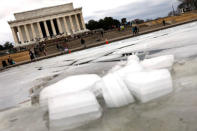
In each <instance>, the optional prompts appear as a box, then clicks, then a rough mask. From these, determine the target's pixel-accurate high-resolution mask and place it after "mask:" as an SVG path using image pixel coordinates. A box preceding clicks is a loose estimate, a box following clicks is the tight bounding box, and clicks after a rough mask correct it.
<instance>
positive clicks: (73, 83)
mask: <svg viewBox="0 0 197 131" xmlns="http://www.w3.org/2000/svg"><path fill="white" fill-rule="evenodd" d="M100 79H101V78H100V77H99V76H98V75H95V74H87V75H76V76H71V77H68V78H65V79H63V80H61V81H59V82H57V83H55V84H53V85H51V86H49V87H46V88H45V89H43V90H42V91H41V93H40V106H41V107H42V109H43V110H44V111H46V110H47V108H48V106H47V103H48V99H49V98H53V97H56V96H60V95H68V94H71V93H76V92H79V91H84V90H91V91H94V88H93V87H94V86H93V85H94V84H95V82H97V81H99V80H100Z"/></svg>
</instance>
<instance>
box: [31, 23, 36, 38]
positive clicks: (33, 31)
mask: <svg viewBox="0 0 197 131" xmlns="http://www.w3.org/2000/svg"><path fill="white" fill-rule="evenodd" d="M31 31H32V34H33V39H34V40H35V39H36V32H35V29H34V25H33V23H32V24H31Z"/></svg>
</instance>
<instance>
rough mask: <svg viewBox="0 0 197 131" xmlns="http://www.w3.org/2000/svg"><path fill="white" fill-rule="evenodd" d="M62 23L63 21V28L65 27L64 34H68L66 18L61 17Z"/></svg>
mask: <svg viewBox="0 0 197 131" xmlns="http://www.w3.org/2000/svg"><path fill="white" fill-rule="evenodd" d="M63 21H64V26H65V29H66V34H68V33H70V32H69V30H68V24H67V22H66V17H63Z"/></svg>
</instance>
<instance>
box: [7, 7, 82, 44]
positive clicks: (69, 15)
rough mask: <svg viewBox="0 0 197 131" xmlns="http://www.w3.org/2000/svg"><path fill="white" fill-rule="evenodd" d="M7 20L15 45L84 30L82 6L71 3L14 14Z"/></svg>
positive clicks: (32, 42)
mask: <svg viewBox="0 0 197 131" xmlns="http://www.w3.org/2000/svg"><path fill="white" fill-rule="evenodd" d="M14 16H15V19H16V20H14V21H9V22H8V23H9V25H10V28H11V30H12V34H13V38H14V41H15V46H22V45H29V44H34V43H36V42H41V41H45V40H46V39H55V38H59V37H63V36H64V37H65V36H68V35H72V34H76V33H78V32H83V31H85V30H86V27H85V23H84V18H83V15H82V8H75V9H74V7H73V3H69V4H64V5H58V6H53V7H46V8H41V9H36V10H31V11H26V12H20V13H15V14H14Z"/></svg>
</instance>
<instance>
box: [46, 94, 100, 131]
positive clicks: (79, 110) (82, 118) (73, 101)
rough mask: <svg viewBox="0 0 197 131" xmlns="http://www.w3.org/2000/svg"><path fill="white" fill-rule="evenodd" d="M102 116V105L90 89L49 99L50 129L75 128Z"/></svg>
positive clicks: (51, 130)
mask: <svg viewBox="0 0 197 131" xmlns="http://www.w3.org/2000/svg"><path fill="white" fill-rule="evenodd" d="M101 116H102V110H101V107H100V105H99V104H98V102H97V100H96V97H95V96H94V94H93V93H91V92H90V91H83V92H78V93H74V94H70V95H64V96H58V97H54V98H50V99H49V120H50V131H63V130H69V129H73V128H76V127H79V126H81V125H84V124H88V123H89V122H91V121H93V120H96V119H99V118H100V117H101Z"/></svg>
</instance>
